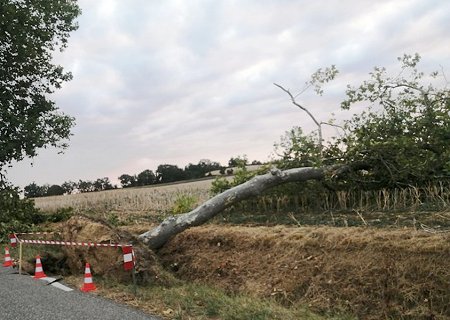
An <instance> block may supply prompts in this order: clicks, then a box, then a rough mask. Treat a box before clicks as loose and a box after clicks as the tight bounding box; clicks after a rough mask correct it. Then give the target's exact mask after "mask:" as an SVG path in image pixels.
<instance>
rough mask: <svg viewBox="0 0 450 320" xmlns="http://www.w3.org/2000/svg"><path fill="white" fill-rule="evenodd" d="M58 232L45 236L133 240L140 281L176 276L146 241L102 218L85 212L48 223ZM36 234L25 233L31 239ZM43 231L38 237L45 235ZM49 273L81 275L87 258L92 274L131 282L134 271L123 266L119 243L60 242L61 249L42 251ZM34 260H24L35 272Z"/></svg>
mask: <svg viewBox="0 0 450 320" xmlns="http://www.w3.org/2000/svg"><path fill="white" fill-rule="evenodd" d="M48 228H50V229H51V230H53V231H55V232H57V233H56V234H53V235H50V236H47V237H46V238H45V240H60V241H67V242H94V243H104V244H133V250H134V252H135V255H136V257H137V259H136V279H137V283H138V284H141V285H148V284H170V283H171V282H172V281H173V277H172V275H171V274H170V273H168V272H167V271H165V270H164V269H163V268H162V266H161V264H160V263H159V259H158V257H157V256H156V255H155V254H154V253H153V251H151V250H150V249H148V248H147V247H146V246H145V245H142V244H141V243H139V242H138V241H137V240H136V238H135V237H134V236H133V235H132V234H130V233H129V232H127V231H125V230H119V229H117V228H115V227H113V226H110V225H109V224H108V223H106V222H104V221H102V220H100V219H92V218H90V217H86V216H74V217H72V218H70V219H69V220H67V221H65V222H63V223H58V224H54V225H52V226H48ZM33 237H34V236H33V235H29V236H23V237H22V238H23V239H25V238H28V239H32V238H33ZM43 237H44V236H43V235H40V236H39V239H41V240H44V239H43ZM41 258H42V259H41V260H42V265H43V268H44V270H45V272H46V273H49V274H62V275H65V276H67V275H72V274H73V275H77V274H78V275H79V274H83V273H84V268H85V264H86V262H88V263H89V264H90V267H91V271H92V274H94V275H96V276H102V277H106V278H108V277H111V278H114V280H117V281H120V282H128V283H129V282H130V280H131V271H125V270H124V268H123V253H122V250H121V248H117V247H85V246H61V247H60V250H59V251H58V252H56V253H55V252H52V251H44V253H43V254H42V255H41ZM34 265H35V260H34V258H33V259H30V260H28V261H25V262H24V265H23V269H24V271H25V272H28V273H30V274H34Z"/></svg>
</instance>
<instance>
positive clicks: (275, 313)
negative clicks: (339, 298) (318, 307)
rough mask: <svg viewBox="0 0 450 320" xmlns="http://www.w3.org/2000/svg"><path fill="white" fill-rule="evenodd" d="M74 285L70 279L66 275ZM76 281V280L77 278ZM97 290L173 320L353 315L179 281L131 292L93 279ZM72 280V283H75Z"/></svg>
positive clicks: (339, 319) (338, 319) (317, 319)
mask: <svg viewBox="0 0 450 320" xmlns="http://www.w3.org/2000/svg"><path fill="white" fill-rule="evenodd" d="M67 281H68V282H72V284H74V285H75V283H74V279H70V278H69V279H67ZM76 281H78V282H79V279H77V280H76ZM95 281H96V284H97V287H98V290H97V294H99V295H101V296H104V297H106V298H109V299H112V300H115V301H118V302H120V303H125V304H127V305H130V306H132V307H135V308H138V309H141V310H143V311H144V312H148V313H152V314H157V315H160V316H162V317H163V318H165V319H175V320H187V319H191V320H204V319H223V320H238V319H239V320H240V319H253V320H269V319H271V320H272V319H274V320H275V319H283V320H298V319H306V320H323V319H335V320H346V319H354V318H353V317H351V316H346V315H319V314H316V313H314V312H312V311H310V310H308V308H307V307H305V306H302V305H294V306H291V307H285V306H283V305H280V304H279V303H277V302H276V301H274V300H271V299H263V298H258V297H253V296H250V295H243V294H237V295H234V294H233V295H230V294H227V293H226V292H225V291H223V290H221V289H218V288H214V287H211V286H207V285H200V284H192V283H188V282H181V281H180V283H179V284H178V285H174V286H172V287H163V286H148V287H139V288H138V291H137V295H134V294H133V287H132V286H131V285H124V284H120V283H117V282H113V281H112V280H110V279H108V280H106V279H102V278H98V279H95ZM78 282H76V285H79V283H78Z"/></svg>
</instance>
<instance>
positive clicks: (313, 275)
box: [158, 225, 450, 319]
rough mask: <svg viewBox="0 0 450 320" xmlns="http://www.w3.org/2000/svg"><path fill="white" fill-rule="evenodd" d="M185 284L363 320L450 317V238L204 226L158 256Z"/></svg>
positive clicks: (409, 233) (420, 233)
mask: <svg viewBox="0 0 450 320" xmlns="http://www.w3.org/2000/svg"><path fill="white" fill-rule="evenodd" d="M158 255H159V256H160V258H161V260H162V261H163V264H164V266H165V267H166V268H170V269H171V270H173V272H174V273H175V274H176V275H177V277H180V278H182V279H184V280H189V281H195V282H202V283H204V282H206V283H209V284H213V285H215V286H219V287H221V288H224V289H226V290H227V291H229V292H233V293H237V292H246V293H250V294H256V295H258V296H264V297H272V298H274V299H277V300H278V301H280V302H282V303H284V304H287V305H290V304H296V303H306V304H308V305H309V306H311V308H313V309H314V310H317V311H321V312H324V311H330V310H332V311H344V312H349V313H351V314H354V315H356V316H357V317H358V318H361V319H380V318H395V319H398V318H402V319H450V234H449V233H445V234H444V233H443V234H431V233H426V232H424V231H415V230H413V229H392V230H389V229H384V230H380V229H370V228H332V227H302V228H288V227H240V226H239V227H236V226H214V225H210V226H203V227H197V228H193V229H191V230H187V231H185V232H183V233H181V234H179V235H177V236H176V237H175V238H174V239H173V240H172V241H171V242H170V243H168V244H167V245H166V246H165V247H164V248H163V249H161V250H160V251H159V253H158Z"/></svg>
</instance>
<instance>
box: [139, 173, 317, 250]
mask: <svg viewBox="0 0 450 320" xmlns="http://www.w3.org/2000/svg"><path fill="white" fill-rule="evenodd" d="M324 172H325V169H323V168H311V167H307V168H295V169H289V170H285V171H281V170H279V169H272V170H271V171H270V172H268V173H266V174H264V175H260V176H256V177H254V178H253V179H251V180H249V181H247V182H245V183H243V184H241V185H238V186H236V187H234V188H231V189H229V190H226V191H225V192H222V193H221V194H218V195H216V196H215V197H213V198H211V199H209V200H208V201H206V202H205V203H203V204H202V205H200V206H199V207H197V208H195V209H194V210H192V211H191V212H188V213H184V214H182V215H178V216H171V217H169V218H167V219H165V220H164V221H163V222H161V224H160V225H159V226H157V227H156V228H154V229H153V230H150V231H147V232H145V233H143V234H141V235H139V240H141V241H142V242H144V243H145V244H147V245H148V246H149V247H150V248H151V249H158V248H161V247H162V246H163V245H164V244H165V243H166V242H167V241H168V240H170V238H172V237H173V236H175V235H176V234H178V233H180V232H182V231H184V230H186V229H188V228H190V227H194V226H198V225H201V224H203V223H205V222H206V221H208V220H209V219H211V218H213V217H214V216H216V215H217V214H218V213H220V212H222V211H223V210H225V209H226V208H228V207H230V206H231V205H233V204H235V203H237V202H238V201H241V200H245V199H248V198H250V197H254V196H258V195H260V194H262V193H263V192H264V191H265V190H267V189H269V188H272V187H275V186H277V185H280V184H283V183H287V182H294V181H306V180H321V179H323V178H324Z"/></svg>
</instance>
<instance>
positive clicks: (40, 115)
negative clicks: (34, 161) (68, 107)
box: [0, 0, 81, 182]
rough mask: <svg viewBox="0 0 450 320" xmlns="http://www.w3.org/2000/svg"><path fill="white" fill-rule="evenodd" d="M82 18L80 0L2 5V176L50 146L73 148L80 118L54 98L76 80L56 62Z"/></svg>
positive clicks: (32, 0)
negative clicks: (10, 166) (54, 57)
mask: <svg viewBox="0 0 450 320" xmlns="http://www.w3.org/2000/svg"><path fill="white" fill-rule="evenodd" d="M80 13H81V11H80V8H79V7H78V5H77V3H76V1H74V0H58V1H41V0H28V1H15V0H2V1H1V2H0V175H1V178H2V182H5V181H4V169H5V166H7V165H8V164H10V163H11V162H12V161H13V160H15V161H20V160H23V159H24V158H26V157H34V156H36V154H37V150H38V149H40V148H43V147H47V146H54V147H59V148H65V147H67V143H66V142H64V140H66V139H68V138H69V136H70V128H71V127H72V126H73V125H74V119H73V118H72V117H70V116H67V115H64V114H63V113H62V112H60V111H59V109H58V107H57V106H56V105H55V103H54V102H53V101H52V100H50V99H49V95H50V94H51V93H53V92H54V91H55V90H56V89H59V88H60V87H61V84H62V83H63V82H65V81H68V80H70V79H71V78H72V75H71V74H70V73H68V72H64V71H63V68H62V67H61V66H60V65H55V64H54V63H53V61H52V54H53V52H55V51H57V50H58V51H62V50H63V49H64V48H65V47H66V45H67V39H68V37H69V33H70V32H71V31H74V30H76V29H77V27H78V26H77V23H76V22H75V18H76V17H77V16H78V15H79V14H80Z"/></svg>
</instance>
